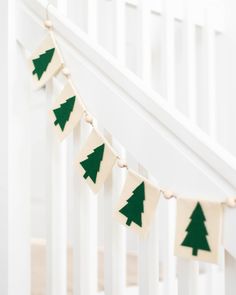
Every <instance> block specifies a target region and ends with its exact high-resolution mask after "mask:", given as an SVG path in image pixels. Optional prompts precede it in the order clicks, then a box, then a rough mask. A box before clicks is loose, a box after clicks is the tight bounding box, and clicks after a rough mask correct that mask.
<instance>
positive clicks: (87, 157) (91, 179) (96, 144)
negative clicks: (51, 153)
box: [76, 128, 117, 193]
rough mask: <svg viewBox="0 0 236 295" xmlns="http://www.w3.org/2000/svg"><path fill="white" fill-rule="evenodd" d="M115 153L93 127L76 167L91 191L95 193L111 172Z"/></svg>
mask: <svg viewBox="0 0 236 295" xmlns="http://www.w3.org/2000/svg"><path fill="white" fill-rule="evenodd" d="M116 160H117V155H116V153H115V152H114V151H113V149H112V147H111V146H110V145H109V144H108V143H107V141H106V140H105V139H104V137H103V136H102V135H101V134H100V133H99V132H98V131H97V130H96V129H95V128H93V130H92V132H91V134H90V135H89V138H88V140H87V142H86V143H85V146H84V148H83V149H82V151H81V152H80V154H79V156H78V158H77V160H76V167H78V170H79V172H80V174H81V175H82V177H83V179H84V180H85V181H86V182H87V184H88V185H89V186H90V188H91V189H92V190H93V192H95V193H97V192H98V191H99V190H100V189H101V188H102V185H103V184H104V182H105V180H106V179H107V177H108V176H109V174H110V173H111V170H112V168H113V166H114V164H115V162H116Z"/></svg>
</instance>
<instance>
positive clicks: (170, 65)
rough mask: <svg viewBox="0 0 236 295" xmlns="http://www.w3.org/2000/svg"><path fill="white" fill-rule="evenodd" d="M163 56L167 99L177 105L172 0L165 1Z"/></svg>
mask: <svg viewBox="0 0 236 295" xmlns="http://www.w3.org/2000/svg"><path fill="white" fill-rule="evenodd" d="M163 20H164V32H163V53H164V54H163V55H164V72H165V75H164V78H165V97H166V99H167V100H168V101H169V102H170V103H171V104H172V105H175V63H174V49H175V44H174V40H175V38H174V16H173V2H172V0H163Z"/></svg>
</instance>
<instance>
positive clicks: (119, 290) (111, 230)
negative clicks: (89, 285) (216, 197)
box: [103, 131, 126, 295]
mask: <svg viewBox="0 0 236 295" xmlns="http://www.w3.org/2000/svg"><path fill="white" fill-rule="evenodd" d="M105 135H106V138H107V140H108V141H109V142H110V143H111V144H112V146H113V148H114V149H115V150H116V151H117V152H118V154H119V156H120V157H121V158H122V159H124V160H125V153H124V149H123V148H122V147H121V146H120V145H119V144H118V143H117V142H116V140H115V139H114V138H112V136H111V135H110V134H109V133H108V132H107V131H105ZM125 176H126V169H125V168H122V169H121V168H119V167H114V168H113V172H112V174H111V176H110V177H109V178H108V180H107V181H106V183H105V186H104V196H103V197H104V288H105V294H107V295H109V294H112V295H124V294H126V232H125V228H124V226H122V225H120V224H118V222H117V221H116V220H115V219H114V210H115V207H116V205H117V201H118V199H119V198H120V194H121V191H122V188H123V185H124V181H125Z"/></svg>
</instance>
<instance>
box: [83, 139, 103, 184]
mask: <svg viewBox="0 0 236 295" xmlns="http://www.w3.org/2000/svg"><path fill="white" fill-rule="evenodd" d="M104 149H105V144H104V143H103V144H102V145H100V146H98V147H97V148H95V149H94V151H93V152H92V153H91V154H89V155H88V158H87V159H86V160H84V161H82V162H80V165H81V166H82V167H83V168H84V170H85V174H84V175H83V177H84V178H85V179H86V178H88V177H90V178H91V180H92V181H93V182H94V183H96V180H97V174H98V172H99V169H100V165H101V161H102V159H103V154H104Z"/></svg>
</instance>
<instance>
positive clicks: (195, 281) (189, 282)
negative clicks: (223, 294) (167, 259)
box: [178, 258, 212, 295]
mask: <svg viewBox="0 0 236 295" xmlns="http://www.w3.org/2000/svg"><path fill="white" fill-rule="evenodd" d="M178 294H181V295H188V294H193V295H200V294H201V293H200V292H199V263H198V262H196V261H189V260H187V259H181V258H178ZM211 294H212V293H209V295H211Z"/></svg>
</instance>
